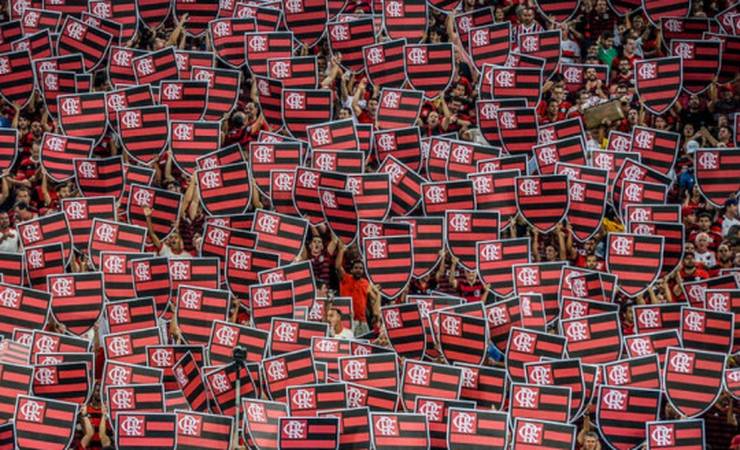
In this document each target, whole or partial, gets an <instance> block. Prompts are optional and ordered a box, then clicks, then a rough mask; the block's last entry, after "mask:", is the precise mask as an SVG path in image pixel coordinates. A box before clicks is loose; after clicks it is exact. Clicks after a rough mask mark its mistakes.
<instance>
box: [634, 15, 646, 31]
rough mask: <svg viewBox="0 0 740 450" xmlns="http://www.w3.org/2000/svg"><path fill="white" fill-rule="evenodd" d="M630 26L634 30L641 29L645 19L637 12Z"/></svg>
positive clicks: (643, 27)
mask: <svg viewBox="0 0 740 450" xmlns="http://www.w3.org/2000/svg"><path fill="white" fill-rule="evenodd" d="M632 28H634V29H635V30H636V31H642V30H643V29H645V19H643V18H642V16H641V15H639V14H637V15H636V16H635V17H633V18H632Z"/></svg>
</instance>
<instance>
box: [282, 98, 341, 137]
mask: <svg viewBox="0 0 740 450" xmlns="http://www.w3.org/2000/svg"><path fill="white" fill-rule="evenodd" d="M282 111H283V123H285V127H286V128H287V129H288V131H289V132H290V134H291V135H292V136H294V137H295V138H297V139H301V140H305V141H308V137H307V134H306V127H307V126H308V125H315V124H319V123H322V122H328V121H330V120H331V119H332V114H333V112H332V111H333V103H332V100H331V91H329V90H326V89H283V94H282Z"/></svg>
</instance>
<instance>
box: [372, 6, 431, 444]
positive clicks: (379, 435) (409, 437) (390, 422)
mask: <svg viewBox="0 0 740 450" xmlns="http://www.w3.org/2000/svg"><path fill="white" fill-rule="evenodd" d="M385 3H386V5H387V4H388V2H385ZM398 3H401V2H398ZM409 410H410V411H413V408H409ZM370 438H371V442H372V448H375V449H377V450H391V449H396V448H401V447H405V448H409V449H423V448H430V446H429V445H430V439H429V422H428V420H427V416H425V415H424V414H409V413H394V412H371V413H370Z"/></svg>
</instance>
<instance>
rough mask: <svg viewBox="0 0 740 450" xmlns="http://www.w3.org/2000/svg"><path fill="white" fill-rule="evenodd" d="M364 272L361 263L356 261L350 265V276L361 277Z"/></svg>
mask: <svg viewBox="0 0 740 450" xmlns="http://www.w3.org/2000/svg"><path fill="white" fill-rule="evenodd" d="M364 273H365V269H364V267H362V263H361V262H359V261H357V262H356V263H354V264H353V265H352V276H353V277H355V278H356V279H358V280H359V279H360V278H362V275H363V274H364Z"/></svg>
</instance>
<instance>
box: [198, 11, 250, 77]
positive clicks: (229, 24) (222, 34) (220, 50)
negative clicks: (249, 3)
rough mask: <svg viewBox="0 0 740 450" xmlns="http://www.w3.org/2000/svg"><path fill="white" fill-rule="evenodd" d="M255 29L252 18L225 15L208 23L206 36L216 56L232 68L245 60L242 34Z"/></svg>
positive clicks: (236, 67)
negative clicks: (225, 16)
mask: <svg viewBox="0 0 740 450" xmlns="http://www.w3.org/2000/svg"><path fill="white" fill-rule="evenodd" d="M254 31H257V24H256V23H255V21H254V19H253V18H243V19H239V18H236V17H227V18H221V19H218V20H214V21H212V22H210V23H209V24H208V36H209V38H210V39H211V42H212V45H213V49H214V50H215V52H216V56H218V59H219V60H221V61H222V62H223V63H225V64H226V65H228V66H229V67H231V68H234V69H240V68H242V67H243V66H244V63H245V62H246V61H245V59H244V55H245V52H246V47H245V40H244V34H245V33H251V32H254Z"/></svg>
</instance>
